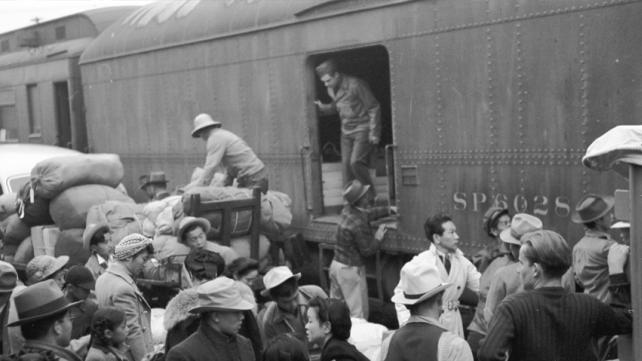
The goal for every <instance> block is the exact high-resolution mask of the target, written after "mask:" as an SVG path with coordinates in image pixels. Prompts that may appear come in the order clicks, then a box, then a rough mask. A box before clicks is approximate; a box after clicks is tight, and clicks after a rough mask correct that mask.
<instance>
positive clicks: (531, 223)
mask: <svg viewBox="0 0 642 361" xmlns="http://www.w3.org/2000/svg"><path fill="white" fill-rule="evenodd" d="M542 226H543V224H542V221H541V220H540V219H539V218H537V217H535V216H531V215H530V214H526V213H517V214H516V215H515V216H513V219H512V220H511V222H510V227H508V228H506V229H505V230H503V231H502V233H500V234H499V239H501V240H502V241H503V242H506V243H510V244H516V245H518V246H519V245H521V244H522V243H521V242H520V241H519V239H520V238H522V236H523V235H525V234H526V233H528V232H533V231H538V230H540V229H542Z"/></svg>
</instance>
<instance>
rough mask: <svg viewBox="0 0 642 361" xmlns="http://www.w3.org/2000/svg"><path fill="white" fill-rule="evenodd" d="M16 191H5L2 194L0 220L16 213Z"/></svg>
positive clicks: (0, 198) (0, 197)
mask: <svg viewBox="0 0 642 361" xmlns="http://www.w3.org/2000/svg"><path fill="white" fill-rule="evenodd" d="M17 196H18V195H17V194H16V193H5V194H3V195H1V196H0V220H2V219H5V218H7V217H9V216H10V215H12V214H15V213H16V201H17Z"/></svg>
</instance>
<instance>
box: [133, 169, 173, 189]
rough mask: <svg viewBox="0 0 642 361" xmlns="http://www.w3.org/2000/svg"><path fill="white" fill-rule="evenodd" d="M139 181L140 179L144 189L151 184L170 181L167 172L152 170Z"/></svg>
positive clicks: (141, 186) (141, 187)
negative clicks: (166, 175) (166, 176)
mask: <svg viewBox="0 0 642 361" xmlns="http://www.w3.org/2000/svg"><path fill="white" fill-rule="evenodd" d="M139 181H140V189H143V188H145V187H146V186H148V185H150V184H167V183H169V181H168V180H167V179H166V178H165V172H160V171H157V172H150V173H149V174H145V175H142V176H140V178H139Z"/></svg>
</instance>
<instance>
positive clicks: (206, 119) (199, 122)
mask: <svg viewBox="0 0 642 361" xmlns="http://www.w3.org/2000/svg"><path fill="white" fill-rule="evenodd" d="M221 124H222V123H221V122H219V121H218V120H214V119H212V117H211V116H210V115H209V114H205V113H201V114H199V115H197V116H196V117H195V118H194V130H192V137H194V138H198V137H199V133H200V132H201V130H203V129H206V128H209V127H213V126H215V125H221Z"/></svg>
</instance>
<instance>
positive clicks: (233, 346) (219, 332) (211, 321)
mask: <svg viewBox="0 0 642 361" xmlns="http://www.w3.org/2000/svg"><path fill="white" fill-rule="evenodd" d="M196 292H197V295H198V304H197V305H196V306H195V307H193V308H191V309H190V311H189V312H190V313H193V314H197V315H198V316H199V317H200V325H199V328H198V329H197V330H196V332H195V333H193V334H192V335H191V336H189V337H188V338H187V339H185V340H184V341H183V342H181V343H179V344H178V345H176V346H174V347H173V348H172V349H171V350H170V351H169V353H168V354H167V358H166V359H167V361H197V360H198V361H200V360H217V361H255V355H254V351H253V349H252V344H251V342H250V341H249V340H248V339H247V338H245V337H243V336H241V335H239V334H238V332H239V329H240V328H241V323H242V322H243V312H244V311H248V310H251V309H252V308H254V306H255V305H254V303H252V302H249V301H247V300H246V299H244V298H243V297H242V296H241V293H240V292H239V290H238V285H237V284H236V283H235V282H234V280H232V279H229V278H227V277H219V278H216V279H214V280H211V281H208V282H205V283H203V284H202V285H200V286H198V288H197V289H196Z"/></svg>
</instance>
